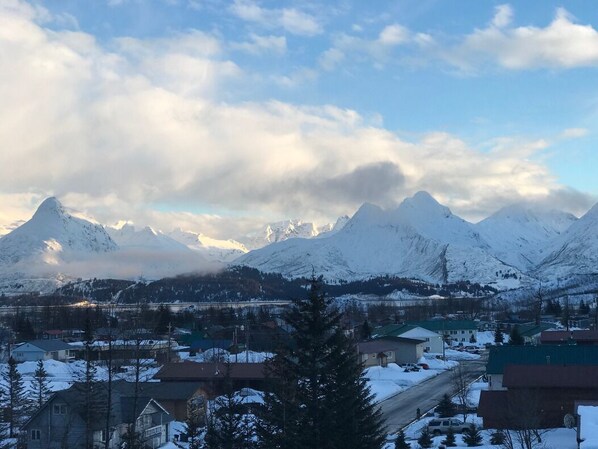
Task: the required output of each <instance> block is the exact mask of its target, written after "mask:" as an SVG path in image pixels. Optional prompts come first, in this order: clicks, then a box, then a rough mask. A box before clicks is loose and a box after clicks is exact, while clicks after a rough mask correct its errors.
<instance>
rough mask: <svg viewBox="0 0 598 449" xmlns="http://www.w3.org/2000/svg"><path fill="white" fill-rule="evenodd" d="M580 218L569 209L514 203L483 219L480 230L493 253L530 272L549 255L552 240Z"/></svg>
mask: <svg viewBox="0 0 598 449" xmlns="http://www.w3.org/2000/svg"><path fill="white" fill-rule="evenodd" d="M576 221H577V218H576V217H575V216H574V215H572V214H569V213H566V212H562V211H557V210H547V209H543V208H540V207H538V206H534V205H526V204H514V205H512V206H507V207H504V208H502V209H500V210H499V211H498V212H496V213H494V214H493V215H491V216H490V217H488V218H486V219H484V220H482V221H481V222H479V223H478V224H477V225H476V229H477V230H478V231H479V233H480V235H481V236H482V237H483V238H484V240H486V242H488V244H489V245H490V247H491V252H492V254H494V255H495V256H496V257H497V258H498V259H500V260H502V261H503V262H505V263H507V264H509V265H513V266H514V267H517V268H518V269H520V270H522V271H525V272H527V271H529V270H531V269H533V268H534V267H535V266H536V265H537V264H538V263H539V262H540V261H541V260H542V259H543V258H545V257H546V256H547V255H548V252H549V250H548V247H549V245H550V243H551V242H552V241H553V240H555V239H557V238H558V237H559V236H560V235H561V234H562V233H563V232H565V231H566V230H567V229H568V228H569V227H570V226H571V225H572V224H573V223H575V222H576Z"/></svg>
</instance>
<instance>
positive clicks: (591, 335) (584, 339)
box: [540, 330, 598, 345]
mask: <svg viewBox="0 0 598 449" xmlns="http://www.w3.org/2000/svg"><path fill="white" fill-rule="evenodd" d="M540 343H541V344H543V345H598V331H597V330H591V331H590V330H573V331H563V330H561V331H544V332H542V333H541V334H540Z"/></svg>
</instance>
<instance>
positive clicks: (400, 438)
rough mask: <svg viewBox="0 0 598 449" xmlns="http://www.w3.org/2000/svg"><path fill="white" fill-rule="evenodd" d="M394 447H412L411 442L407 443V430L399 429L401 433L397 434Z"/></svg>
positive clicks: (395, 448) (397, 448)
mask: <svg viewBox="0 0 598 449" xmlns="http://www.w3.org/2000/svg"><path fill="white" fill-rule="evenodd" d="M394 449H411V444H409V443H407V441H406V440H405V432H403V431H402V430H399V433H398V434H397V439H396V440H395V447H394Z"/></svg>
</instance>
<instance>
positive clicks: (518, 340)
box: [509, 325, 525, 346]
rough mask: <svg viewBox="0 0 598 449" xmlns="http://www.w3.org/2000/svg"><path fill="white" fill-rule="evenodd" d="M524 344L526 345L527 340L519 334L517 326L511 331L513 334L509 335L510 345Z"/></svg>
mask: <svg viewBox="0 0 598 449" xmlns="http://www.w3.org/2000/svg"><path fill="white" fill-rule="evenodd" d="M524 343H525V340H524V339H523V336H522V335H521V333H520V332H519V326H517V325H515V326H513V328H512V329H511V333H510V334H509V344H510V345H519V346H521V345H523V344H524Z"/></svg>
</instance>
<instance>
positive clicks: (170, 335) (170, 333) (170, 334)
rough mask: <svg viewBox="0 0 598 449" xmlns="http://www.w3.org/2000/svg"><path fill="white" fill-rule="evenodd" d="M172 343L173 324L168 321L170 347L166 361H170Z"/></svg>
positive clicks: (167, 350)
mask: <svg viewBox="0 0 598 449" xmlns="http://www.w3.org/2000/svg"><path fill="white" fill-rule="evenodd" d="M171 345H172V324H171V323H168V348H167V349H166V361H167V362H168V363H170V348H171Z"/></svg>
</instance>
